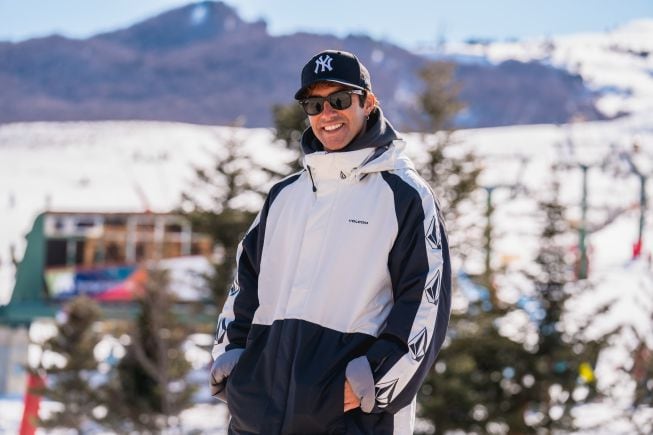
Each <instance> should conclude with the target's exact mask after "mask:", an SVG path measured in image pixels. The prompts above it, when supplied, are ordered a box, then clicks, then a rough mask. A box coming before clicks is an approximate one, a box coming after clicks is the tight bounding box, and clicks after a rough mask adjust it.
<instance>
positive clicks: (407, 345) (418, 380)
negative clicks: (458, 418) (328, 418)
mask: <svg viewBox="0 0 653 435" xmlns="http://www.w3.org/2000/svg"><path fill="white" fill-rule="evenodd" d="M386 181H388V183H389V185H390V186H391V188H392V189H393V192H394V196H395V212H396V214H397V224H398V232H397V237H396V239H395V241H394V244H393V247H392V249H391V251H390V254H389V257H388V270H389V272H390V278H391V281H392V288H393V298H394V305H393V308H392V310H391V311H390V313H389V315H388V318H387V321H386V323H385V325H384V327H383V329H382V330H381V333H380V335H379V337H378V338H377V340H376V341H375V342H374V344H373V345H372V346H371V348H370V349H369V350H368V352H367V355H366V357H367V361H368V362H369V367H370V369H371V373H372V377H373V380H374V395H375V396H374V399H375V400H374V407H373V409H372V411H385V412H390V413H395V412H397V411H399V410H400V409H401V408H403V407H405V406H407V405H409V404H410V403H411V402H412V400H413V398H414V397H415V395H416V394H417V391H418V389H419V388H420V386H421V384H422V382H423V381H424V378H425V377H426V375H427V373H428V371H429V369H431V367H432V366H433V363H434V361H435V358H436V356H437V354H438V352H439V350H440V348H441V346H442V343H443V341H444V338H445V334H446V330H447V326H448V323H449V314H450V309H451V264H450V260H449V247H448V242H447V235H446V231H445V226H444V222H443V220H442V218H441V214H440V211H439V207H438V204H437V201H436V198H435V196H434V195H433V193H432V191H431V190H430V188H429V187H428V185H426V183H425V182H424V181H423V180H422V179H421V178H419V177H418V176H417V175H416V174H412V173H409V174H406V173H404V174H401V175H395V174H390V175H387V176H386ZM364 410H365V409H364Z"/></svg>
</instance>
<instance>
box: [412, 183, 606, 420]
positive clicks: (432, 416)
mask: <svg viewBox="0 0 653 435" xmlns="http://www.w3.org/2000/svg"><path fill="white" fill-rule="evenodd" d="M540 207H541V209H542V213H543V215H544V219H543V221H544V224H543V230H542V234H541V237H540V250H539V252H538V255H537V257H536V259H535V265H536V268H537V270H536V272H535V273H529V274H527V275H528V277H529V278H530V280H531V283H532V285H533V289H534V292H533V295H532V296H531V298H530V301H529V304H528V306H529V307H531V308H530V311H529V312H528V313H526V312H525V311H523V310H521V309H517V308H516V307H510V306H507V305H506V306H504V307H496V306H495V305H493V304H492V303H491V301H490V297H489V292H488V291H487V289H483V288H481V290H480V291H477V294H479V295H480V297H478V298H476V300H474V299H473V298H472V302H471V303H470V304H469V307H468V309H467V310H465V311H464V312H462V313H455V314H454V315H453V316H452V321H451V326H450V333H449V342H448V343H447V346H445V348H444V349H443V350H442V352H441V354H440V356H439V358H438V363H437V364H436V371H435V372H434V374H433V375H431V376H429V378H428V379H427V382H426V383H425V385H424V387H423V388H422V390H421V392H420V404H421V409H422V411H421V412H422V415H423V416H424V417H425V418H426V419H427V420H429V421H431V422H432V423H433V424H434V426H435V431H436V433H444V432H445V431H447V430H454V429H457V430H464V431H476V432H489V431H492V430H493V429H497V428H498V430H499V431H503V432H507V431H509V432H510V433H525V432H532V431H535V430H544V431H546V432H547V433H548V432H551V431H554V430H572V429H573V428H574V421H573V418H572V416H571V410H572V409H573V408H574V406H576V405H578V404H580V403H584V402H585V401H588V400H591V399H592V398H593V397H595V396H596V394H597V390H596V383H595V379H594V373H593V368H594V367H595V365H596V361H597V358H598V353H599V351H600V349H601V348H602V346H603V345H604V342H603V341H586V340H584V339H583V338H582V337H583V334H577V335H574V336H571V335H570V334H567V333H566V331H565V330H566V328H565V325H564V316H565V305H566V302H567V300H569V299H570V298H571V297H572V296H573V291H574V289H575V288H577V287H576V286H575V285H574V283H572V282H571V281H572V279H573V274H572V270H573V266H572V265H571V264H570V263H569V262H568V260H567V258H566V256H565V249H566V248H565V240H566V237H567V236H569V227H568V225H567V222H566V220H565V218H564V208H563V207H562V205H561V204H560V203H559V201H558V200H557V185H554V187H553V198H552V199H550V200H548V201H543V202H542V203H541V204H540ZM583 290H586V289H583ZM532 307H535V308H532ZM520 313H521V315H520ZM515 314H517V315H519V316H520V317H519V318H521V319H522V323H523V319H525V318H527V319H530V325H531V326H530V329H532V333H534V334H536V336H537V343H536V344H535V345H534V346H533V345H528V343H527V342H526V341H525V340H524V338H523V337H522V338H521V340H518V339H517V338H516V337H512V339H510V338H508V337H505V336H504V335H502V334H501V333H500V325H501V324H502V322H514V321H515V319H516V318H515V317H510V316H512V315H515ZM522 328H528V324H526V325H522Z"/></svg>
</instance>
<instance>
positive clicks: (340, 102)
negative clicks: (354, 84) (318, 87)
mask: <svg viewBox="0 0 653 435" xmlns="http://www.w3.org/2000/svg"><path fill="white" fill-rule="evenodd" d="M351 94H356V95H365V92H364V91H361V90H358V89H348V90H344V91H337V92H334V93H333V94H329V95H327V96H326V97H308V98H305V99H303V100H300V101H299V104H300V105H301V106H302V109H304V112H306V114H307V115H308V116H315V115H317V114H320V113H322V111H323V110H324V101H328V102H329V104H330V105H331V107H333V108H334V109H336V110H345V109H348V108H349V106H351Z"/></svg>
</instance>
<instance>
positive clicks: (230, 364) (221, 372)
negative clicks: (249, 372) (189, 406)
mask: <svg viewBox="0 0 653 435" xmlns="http://www.w3.org/2000/svg"><path fill="white" fill-rule="evenodd" d="M244 350H245V349H232V350H228V351H227V352H225V353H223V354H222V355H220V356H219V357H217V358H216V359H215V361H213V365H212V366H211V376H210V379H209V388H210V389H211V395H212V396H214V397H217V398H218V399H221V400H223V401H225V402H226V397H225V394H224V393H225V391H224V389H225V386H226V384H227V378H228V377H229V375H230V374H231V371H232V370H233V369H234V367H235V366H236V364H237V363H238V360H239V359H240V355H241V354H242V353H243V351H244Z"/></svg>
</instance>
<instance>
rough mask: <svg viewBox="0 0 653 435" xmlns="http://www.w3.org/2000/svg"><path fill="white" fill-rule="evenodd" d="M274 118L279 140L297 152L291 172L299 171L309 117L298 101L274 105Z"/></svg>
mask: <svg viewBox="0 0 653 435" xmlns="http://www.w3.org/2000/svg"><path fill="white" fill-rule="evenodd" d="M272 117H273V118H274V132H275V133H274V134H275V137H276V139H277V140H280V141H281V142H283V143H284V144H285V145H286V147H287V148H289V149H291V150H294V151H296V152H297V156H298V158H297V159H296V160H294V161H293V164H292V169H291V172H296V171H299V170H300V169H301V168H302V166H301V161H300V159H299V157H300V156H301V154H302V152H301V138H302V133H303V132H304V130H306V128H308V118H307V117H306V114H305V113H304V110H303V109H302V108H301V106H300V105H299V104H297V103H290V104H287V105H280V104H277V105H274V106H273V107H272Z"/></svg>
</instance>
